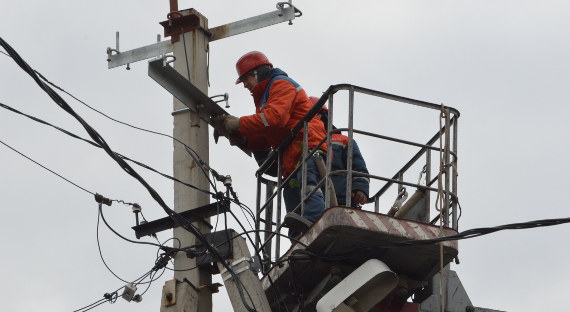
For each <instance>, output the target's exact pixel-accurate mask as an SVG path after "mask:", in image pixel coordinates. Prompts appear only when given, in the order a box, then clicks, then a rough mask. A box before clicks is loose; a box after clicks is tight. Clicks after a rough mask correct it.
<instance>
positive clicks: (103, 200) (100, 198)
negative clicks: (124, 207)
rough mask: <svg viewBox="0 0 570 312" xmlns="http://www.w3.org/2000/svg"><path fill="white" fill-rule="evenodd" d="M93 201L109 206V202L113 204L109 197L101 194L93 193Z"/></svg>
mask: <svg viewBox="0 0 570 312" xmlns="http://www.w3.org/2000/svg"><path fill="white" fill-rule="evenodd" d="M95 201H96V202H98V203H100V204H105V205H107V206H111V204H113V201H112V200H110V199H109V198H107V197H105V196H103V195H101V194H95Z"/></svg>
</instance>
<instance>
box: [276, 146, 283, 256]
mask: <svg viewBox="0 0 570 312" xmlns="http://www.w3.org/2000/svg"><path fill="white" fill-rule="evenodd" d="M282 155H283V154H282V152H281V151H279V152H278V154H277V190H276V192H278V193H277V211H276V214H275V215H276V216H275V231H276V232H277V235H275V259H279V257H280V256H281V235H279V232H281V198H282V193H281V190H283V186H282V185H281V184H283V170H282V164H283V156H282Z"/></svg>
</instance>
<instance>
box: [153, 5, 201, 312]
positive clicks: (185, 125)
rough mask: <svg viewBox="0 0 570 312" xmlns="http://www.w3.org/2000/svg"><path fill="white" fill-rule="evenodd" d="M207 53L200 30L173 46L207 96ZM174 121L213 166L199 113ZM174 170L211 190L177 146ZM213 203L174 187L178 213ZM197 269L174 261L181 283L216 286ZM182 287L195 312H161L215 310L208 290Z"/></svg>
mask: <svg viewBox="0 0 570 312" xmlns="http://www.w3.org/2000/svg"><path fill="white" fill-rule="evenodd" d="M181 13H182V15H188V14H190V13H192V14H194V15H195V16H198V17H199V19H200V21H199V25H200V27H202V28H203V29H208V20H207V19H206V18H205V17H204V16H202V15H201V14H200V13H198V12H196V11H195V10H186V11H183V12H181ZM207 49H208V38H207V37H206V34H205V32H203V31H200V29H196V30H193V31H190V32H186V33H184V34H181V35H180V39H179V41H178V42H176V43H173V52H174V57H175V62H174V68H175V69H176V71H177V72H179V73H180V74H181V75H182V76H184V77H186V78H187V79H188V80H189V81H190V82H191V83H192V84H193V85H195V86H196V87H198V88H199V89H200V90H201V91H202V92H203V93H205V94H208V81H207V75H208V72H207V66H206V65H207ZM173 107H174V111H180V110H184V109H186V108H187V106H186V105H185V104H183V103H182V102H180V101H179V100H178V99H176V98H174V103H173ZM173 118H174V130H173V136H174V137H175V138H177V139H179V140H181V141H182V142H184V143H185V144H186V145H188V146H190V147H191V148H192V149H194V150H195V151H196V152H197V153H198V156H199V157H200V159H202V160H203V161H205V162H209V145H208V144H209V143H208V124H207V123H206V122H204V121H203V120H201V119H200V117H199V115H198V114H197V113H195V112H193V111H191V110H188V109H186V110H184V112H182V113H177V114H174V116H173ZM173 170H174V177H175V178H177V179H179V180H181V181H185V182H187V183H190V184H192V185H195V186H197V187H198V188H200V189H206V190H207V189H209V184H208V180H207V177H206V176H205V175H204V173H203V172H202V170H201V169H200V164H197V163H196V162H195V161H194V160H193V159H192V158H191V157H190V155H189V154H188V152H187V151H186V150H185V148H184V146H182V145H181V144H174V154H173ZM209 203H210V198H209V196H208V194H205V193H202V192H199V191H197V190H194V189H191V188H189V187H187V186H185V185H182V184H180V183H175V184H174V211H176V212H178V213H180V212H183V211H186V210H190V209H193V208H197V207H200V206H204V205H207V204H209ZM207 221H208V220H207ZM194 226H196V228H197V229H198V230H199V231H200V232H202V233H209V232H210V229H209V228H208V227H207V226H205V225H204V223H203V222H196V223H194ZM174 237H176V238H177V240H175V241H174V245H175V246H176V244H177V242H180V244H181V246H182V247H186V246H191V245H194V244H195V243H196V237H195V236H194V235H192V234H191V233H189V232H188V231H186V230H185V229H183V228H180V227H176V228H174ZM195 266H196V259H190V258H188V257H187V256H186V254H185V253H180V252H179V253H178V254H177V255H176V257H175V258H174V269H175V270H176V271H175V272H174V278H175V279H176V280H177V281H179V282H181V281H184V280H185V279H187V280H188V281H190V282H191V283H192V284H193V285H196V286H201V285H210V284H211V283H212V275H211V274H210V273H209V272H206V271H204V270H202V269H200V268H196V269H194V270H188V269H190V268H193V267H195ZM178 270H183V271H178ZM179 286H180V288H183V290H184V291H181V292H180V291H177V292H178V293H177V295H176V301H177V302H179V301H182V302H188V301H193V302H194V301H195V299H197V307H191V310H187V309H186V307H185V305H184V304H173V305H172V306H171V307H172V308H169V307H165V306H164V305H162V306H161V307H162V308H161V311H211V310H212V294H211V292H210V290H209V289H208V288H204V289H203V290H202V291H200V292H196V291H194V289H192V287H191V286H190V285H189V284H187V283H185V285H184V286H182V285H179ZM189 296H190V297H192V299H191V298H188V297H189ZM196 297H197V298H196ZM165 299H166V294H165V295H164V296H163V300H165ZM196 308H197V309H196Z"/></svg>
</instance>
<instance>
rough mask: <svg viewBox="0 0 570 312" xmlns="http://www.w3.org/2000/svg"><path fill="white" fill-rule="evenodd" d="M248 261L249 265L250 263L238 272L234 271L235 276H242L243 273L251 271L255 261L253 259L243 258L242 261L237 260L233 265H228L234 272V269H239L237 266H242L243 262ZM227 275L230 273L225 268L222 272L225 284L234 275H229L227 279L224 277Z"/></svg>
mask: <svg viewBox="0 0 570 312" xmlns="http://www.w3.org/2000/svg"><path fill="white" fill-rule="evenodd" d="M246 261H247V263H248V264H247V265H246V266H244V267H242V268H240V269H238V270H235V271H233V272H234V274H235V275H238V274H240V273H241V272H245V271H247V270H251V262H252V261H253V259H252V258H248V257H243V258H240V259H238V260H236V261H234V262H232V263H228V265H229V266H230V267H231V268H232V270H233V268H235V267H237V266H238V265H240V264H241V263H242V262H246ZM225 273H228V269H227V268H224V269H223V270H222V271H220V275H221V276H222V279H223V281H224V282H225V281H227V280H229V279H231V278H232V274H227V275H226V276H225V277H223V276H224V274H225Z"/></svg>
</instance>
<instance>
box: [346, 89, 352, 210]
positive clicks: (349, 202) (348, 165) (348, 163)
mask: <svg viewBox="0 0 570 312" xmlns="http://www.w3.org/2000/svg"><path fill="white" fill-rule="evenodd" d="M353 118H354V87H353V86H350V90H349V93H348V157H347V158H346V169H347V170H348V172H347V173H346V197H345V198H346V203H345V204H346V206H347V207H351V206H352V198H351V194H352V145H353V144H352V137H353V135H354V133H353V125H354V123H353Z"/></svg>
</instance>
